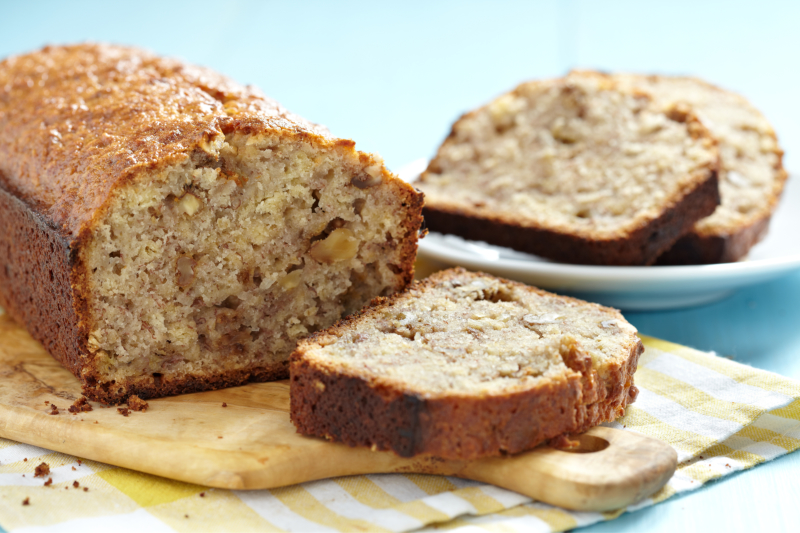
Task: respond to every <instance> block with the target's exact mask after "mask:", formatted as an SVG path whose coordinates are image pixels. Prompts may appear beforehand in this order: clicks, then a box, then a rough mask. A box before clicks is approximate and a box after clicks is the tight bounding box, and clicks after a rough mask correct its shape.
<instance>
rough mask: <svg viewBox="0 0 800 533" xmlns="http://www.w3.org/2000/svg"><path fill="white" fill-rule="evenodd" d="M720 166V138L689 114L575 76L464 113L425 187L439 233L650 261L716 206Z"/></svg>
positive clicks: (556, 254)
mask: <svg viewBox="0 0 800 533" xmlns="http://www.w3.org/2000/svg"><path fill="white" fill-rule="evenodd" d="M716 167H717V150H716V148H715V146H714V141H713V140H712V138H711V137H710V135H709V133H708V131H707V130H706V129H705V128H704V127H703V126H702V125H701V124H700V123H699V122H698V121H697V119H696V118H695V117H694V116H693V115H692V114H691V113H690V112H689V111H687V110H686V109H682V108H672V109H670V110H667V111H665V110H664V109H663V108H662V107H659V106H657V105H655V103H654V102H653V101H652V99H651V98H650V97H649V96H648V95H647V94H645V93H642V92H636V91H632V90H626V89H624V88H621V87H619V86H618V85H617V84H616V83H615V82H614V81H613V80H612V79H611V78H610V77H608V76H604V75H600V74H591V73H573V74H570V75H569V76H567V77H565V78H562V79H558V80H549V81H537V82H529V83H525V84H522V85H520V86H519V87H517V88H516V89H515V90H514V91H512V92H510V93H508V94H505V95H503V96H501V97H500V98H498V99H496V100H495V101H493V102H492V103H490V104H489V105H487V106H485V107H482V108H480V109H478V110H475V111H473V112H471V113H468V114H466V115H464V116H463V117H462V118H461V119H459V120H458V121H457V122H456V123H455V124H454V125H453V130H452V132H451V134H450V136H449V137H448V138H447V139H446V140H445V141H444V143H443V144H442V146H441V147H440V148H439V151H438V153H437V154H436V157H435V158H434V159H433V161H432V162H431V163H430V165H429V167H428V169H427V171H426V172H424V173H423V174H422V176H421V178H420V181H419V185H418V186H419V187H420V189H421V190H422V191H423V192H424V193H425V194H426V206H425V218H426V222H427V225H428V227H429V228H430V229H431V230H432V231H439V232H442V233H455V234H458V235H462V236H464V237H466V238H470V239H474V240H484V241H487V242H490V243H493V244H500V245H505V246H510V247H512V248H516V249H518V250H522V251H526V252H530V253H534V254H537V255H541V256H543V257H548V258H551V259H555V260H559V261H564V262H574V263H591V264H615V265H644V264H649V263H652V262H653V261H655V259H656V257H657V256H658V255H659V254H660V253H661V252H662V251H663V250H665V249H667V248H668V247H669V246H670V245H671V244H672V243H673V242H674V241H675V240H677V239H678V238H679V237H680V236H681V235H682V234H684V233H685V232H686V231H688V230H689V229H690V228H691V227H692V225H693V224H694V222H695V221H697V220H699V219H700V218H702V217H704V216H706V215H707V214H710V213H712V212H713V210H714V208H715V207H716V205H717V204H718V202H719V196H718V191H717V183H716Z"/></svg>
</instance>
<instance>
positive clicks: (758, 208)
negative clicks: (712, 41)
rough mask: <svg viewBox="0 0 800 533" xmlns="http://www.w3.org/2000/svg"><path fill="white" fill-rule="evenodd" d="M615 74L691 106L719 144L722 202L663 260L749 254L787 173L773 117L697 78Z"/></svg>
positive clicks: (717, 259) (716, 259) (722, 259)
mask: <svg viewBox="0 0 800 533" xmlns="http://www.w3.org/2000/svg"><path fill="white" fill-rule="evenodd" d="M614 78H615V79H616V80H618V81H619V82H620V83H621V84H623V85H625V86H626V87H630V88H633V89H635V90H643V91H647V92H649V93H651V94H653V95H654V97H655V98H656V99H657V100H658V101H660V102H662V104H663V105H665V106H673V105H676V104H678V105H689V106H690V107H691V108H692V109H693V110H694V112H695V113H696V114H697V116H698V118H699V119H700V121H701V122H702V123H703V125H704V126H706V127H707V128H708V129H709V131H710V132H711V134H712V135H713V136H714V137H715V138H716V139H717V142H718V146H719V159H720V169H719V190H720V195H721V198H722V202H721V204H720V205H719V207H717V209H716V211H714V214H712V215H710V216H708V217H706V218H704V219H702V220H700V221H699V222H697V223H696V224H695V226H694V228H692V230H691V231H690V232H689V233H687V234H686V235H684V236H683V237H681V238H680V240H678V242H676V243H675V244H674V245H673V246H672V248H670V249H669V250H668V251H667V252H665V253H664V254H663V255H662V256H661V257H659V259H658V264H698V263H727V262H731V261H737V260H739V259H741V258H742V257H744V256H745V255H746V254H747V252H748V251H749V250H750V248H751V247H752V246H753V245H754V244H756V243H757V242H758V241H760V240H761V239H762V238H763V237H764V236H765V235H766V233H767V230H768V227H769V220H770V217H771V216H772V212H773V211H774V210H775V208H776V207H777V204H778V200H779V199H780V196H781V193H782V192H783V185H784V183H785V181H786V177H787V174H786V171H785V170H784V169H783V163H782V158H783V151H782V150H781V149H780V147H779V146H778V140H777V138H776V136H775V132H774V131H773V129H772V127H771V126H770V124H769V122H767V120H766V119H765V118H764V116H763V115H762V114H761V113H760V112H759V111H758V110H757V109H756V108H755V107H753V106H752V105H751V104H750V103H749V102H748V101H747V100H746V99H745V98H743V97H741V96H739V95H738V94H735V93H732V92H730V91H726V90H724V89H720V88H719V87H715V86H714V85H711V84H709V83H706V82H704V81H701V80H699V79H696V78H689V77H669V76H640V75H635V74H617V75H615V76H614Z"/></svg>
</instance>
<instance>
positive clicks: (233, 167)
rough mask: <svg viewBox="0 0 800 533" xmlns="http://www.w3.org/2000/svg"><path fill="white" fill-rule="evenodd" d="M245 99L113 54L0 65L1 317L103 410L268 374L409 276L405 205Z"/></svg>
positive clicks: (256, 99)
mask: <svg viewBox="0 0 800 533" xmlns="http://www.w3.org/2000/svg"><path fill="white" fill-rule="evenodd" d="M354 144H355V143H353V141H350V140H346V139H337V138H335V137H333V136H331V135H330V133H329V132H328V131H327V130H326V129H325V128H322V127H320V126H317V125H314V124H312V123H310V122H308V121H306V120H304V119H302V118H300V117H298V116H296V115H293V114H291V113H289V112H288V111H286V110H285V109H284V108H283V107H281V106H280V105H279V104H278V103H276V102H275V101H273V100H270V99H269V98H267V97H265V96H264V95H263V94H261V93H260V92H259V91H257V90H255V89H253V88H248V87H243V86H241V85H238V84H236V83H235V82H233V81H231V80H229V79H227V78H224V77H222V76H220V75H218V74H216V73H214V72H211V71H209V70H206V69H202V68H198V67H193V66H190V65H186V64H183V63H181V62H178V61H174V60H170V59H164V58H160V57H157V56H154V55H152V54H149V53H147V52H143V51H141V50H136V49H132V48H125V47H118V46H105V45H92V44H84V45H77V46H65V47H48V48H45V49H44V50H41V51H38V52H34V53H32V54H28V55H24V56H19V57H11V58H8V59H6V60H4V61H3V62H0V250H2V256H0V257H1V258H2V264H3V268H0V305H2V307H4V308H5V309H6V310H7V311H8V313H9V314H10V315H11V316H12V317H13V318H14V319H15V320H17V321H19V322H20V323H22V324H24V325H25V326H26V327H27V328H28V330H29V331H30V332H31V334H32V335H33V337H34V338H36V339H37V340H39V341H41V342H42V344H44V346H45V347H46V348H47V349H48V350H49V351H50V353H51V354H52V355H53V356H54V357H55V358H56V359H58V360H59V361H61V362H62V363H63V364H64V366H66V367H67V368H68V369H69V370H71V371H72V372H73V373H74V374H75V375H76V376H77V377H78V378H79V379H80V380H81V381H82V382H83V384H84V391H85V394H86V395H87V396H88V397H90V398H92V399H94V400H100V401H104V402H121V401H125V399H126V398H128V397H129V396H131V395H134V394H135V395H138V396H139V397H141V398H150V397H154V396H163V395H168V394H178V393H184V392H194V391H199V390H206V389H212V388H218V387H225V386H232V385H239V384H242V383H245V382H247V381H253V380H255V381H264V380H269V379H279V378H285V377H286V376H287V375H288V358H289V355H290V354H291V353H292V351H293V350H294V347H295V345H296V342H297V340H298V339H299V338H301V337H304V336H306V335H308V334H309V333H310V332H312V331H315V330H318V329H322V328H325V327H328V326H330V325H331V324H333V323H334V322H336V320H338V319H339V318H340V317H342V316H344V315H346V314H348V313H351V312H354V311H357V310H358V309H360V308H361V307H362V306H363V305H364V304H366V303H367V302H369V301H370V300H371V299H372V298H374V297H375V296H378V295H387V294H391V293H393V292H395V291H398V290H402V289H403V288H405V286H406V285H407V284H408V283H410V281H411V278H412V277H413V261H414V256H415V253H416V242H417V231H418V229H419V226H420V224H421V222H422V218H421V209H422V197H421V195H419V194H418V193H416V192H415V191H414V190H413V189H412V188H411V187H410V186H409V185H407V184H405V183H403V182H402V181H400V180H399V179H397V178H396V177H395V176H393V175H392V174H391V173H389V172H388V171H387V170H386V168H385V167H384V165H383V163H382V161H381V160H380V159H379V158H377V157H374V156H372V155H370V154H365V153H361V152H357V151H356V150H355V148H354Z"/></svg>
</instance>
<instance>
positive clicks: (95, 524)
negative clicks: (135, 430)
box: [0, 338, 800, 533]
mask: <svg viewBox="0 0 800 533" xmlns="http://www.w3.org/2000/svg"><path fill="white" fill-rule="evenodd" d="M643 340H644V344H645V346H646V351H645V353H644V355H643V356H642V359H641V360H640V363H639V369H638V371H637V373H636V377H635V379H636V385H637V386H638V387H639V389H640V390H641V393H640V394H639V398H638V400H637V401H636V403H635V404H634V405H633V406H631V407H630V408H628V411H627V414H626V415H625V417H624V418H621V419H619V420H618V421H616V422H614V423H612V424H611V426H612V427H618V428H625V429H627V430H628V431H638V432H640V433H644V434H646V435H650V436H653V437H657V438H659V439H661V440H663V441H665V442H668V443H669V444H671V445H672V446H673V447H675V449H676V450H677V452H678V460H679V461H680V465H679V467H678V470H677V472H676V473H675V475H674V476H673V477H672V479H671V480H670V481H669V483H668V484H667V485H666V486H665V487H664V488H663V489H661V490H660V491H659V492H658V493H657V494H655V495H654V496H653V497H652V498H649V499H648V500H646V501H644V502H641V503H639V504H637V505H635V506H633V507H632V508H630V509H628V510H633V509H638V508H641V507H644V506H648V505H652V504H654V503H658V502H660V501H663V500H665V499H667V498H669V497H671V496H673V495H675V494H678V493H680V492H684V491H689V490H693V489H696V488H698V487H700V486H701V485H703V484H704V483H706V482H707V481H711V480H713V479H716V478H719V477H722V476H725V475H728V474H730V473H732V472H736V471H738V470H746V469H748V468H752V467H753V466H756V465H758V464H759V463H762V462H764V461H769V460H771V459H774V458H776V457H778V456H781V455H783V454H785V453H788V452H791V451H794V450H796V449H797V448H799V447H800V382H797V381H793V380H791V379H788V378H784V377H781V376H778V375H775V374H772V373H769V372H765V371H762V370H757V369H754V368H751V367H747V366H744V365H741V364H738V363H735V362H733V361H729V360H727V359H723V358H720V357H716V356H714V355H713V354H708V353H704V352H698V351H696V350H692V349H689V348H685V347H682V346H679V345H676V344H671V343H667V342H664V341H660V340H657V339H653V338H643ZM121 453H123V451H122V450H121ZM25 458H27V461H25V460H24V459H25ZM42 461H45V462H47V463H48V464H49V465H50V468H51V476H52V478H53V484H52V485H50V486H47V487H45V486H43V485H42V479H41V478H36V479H34V478H33V470H34V467H35V466H36V465H37V464H39V463H41V462H42ZM75 481H77V482H78V484H79V486H78V487H77V488H76V487H74V486H73V482H75ZM84 487H86V488H88V489H89V490H88V492H85V491H84V490H83V488H84ZM26 498H29V502H30V504H29V505H22V502H23V500H25V499H26ZM624 511H625V510H624V509H623V510H619V511H617V512H611V513H576V512H571V511H566V510H564V509H558V508H555V507H552V506H550V505H545V504H542V503H539V502H533V501H531V500H530V499H529V498H526V497H524V496H520V495H518V494H515V493H512V492H509V491H506V490H502V489H498V488H496V487H492V486H489V485H485V484H482V483H476V482H472V481H465V480H461V479H457V478H452V477H444V476H429V475H415V474H402V475H401V474H385V475H369V476H353V477H346V478H338V479H330V480H324V481H317V482H311V483H304V484H302V485H296V486H292V487H285V488H281V489H274V490H260V491H229V490H219V489H208V488H204V487H201V486H197V485H191V484H187V483H182V482H178V481H171V480H168V479H163V478H159V477H155V476H151V475H148V474H142V473H138V472H134V471H132V470H126V469H123V468H117V467H113V466H109V465H105V464H100V463H95V462H93V461H83V462H82V463H79V462H78V459H77V458H76V457H73V456H69V455H64V454H60V453H54V452H51V451H48V450H44V449H41V448H36V447H33V446H28V445H25V444H19V443H16V442H12V441H9V440H4V439H0V525H1V526H2V527H3V528H5V529H6V530H7V531H13V532H15V533H17V532H21V531H37V532H40V531H41V532H47V531H55V530H58V531H59V532H62V531H76V532H77V531H80V532H85V531H97V530H100V529H104V530H109V531H114V532H115V533H118V532H120V531H148V532H156V531H173V530H175V531H187V532H189V531H191V532H197V531H220V530H227V531H256V530H258V531H409V530H414V529H419V528H426V527H432V526H433V525H436V526H437V527H438V528H443V529H455V530H456V531H459V530H462V531H480V530H489V531H492V530H496V531H516V530H519V531H563V530H567V529H572V528H575V527H579V526H583V525H588V524H592V523H594V522H598V521H600V520H609V519H613V518H616V517H617V516H619V515H620V514H622V513H623V512H624Z"/></svg>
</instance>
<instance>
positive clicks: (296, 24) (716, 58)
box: [0, 0, 800, 533]
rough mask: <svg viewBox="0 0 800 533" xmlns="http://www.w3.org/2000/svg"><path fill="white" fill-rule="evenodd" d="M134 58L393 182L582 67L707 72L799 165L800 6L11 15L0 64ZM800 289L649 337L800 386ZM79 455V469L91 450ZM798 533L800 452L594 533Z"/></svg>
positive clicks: (206, 9)
mask: <svg viewBox="0 0 800 533" xmlns="http://www.w3.org/2000/svg"><path fill="white" fill-rule="evenodd" d="M84 40H94V41H111V42H117V43H126V44H135V45H138V46H143V47H146V48H149V49H151V50H153V51H155V52H158V53H160V54H166V55H171V56H177V57H181V58H183V59H186V60H188V61H190V62H194V63H199V64H203V65H206V66H209V67H212V68H214V69H216V70H219V71H221V72H223V73H225V74H228V75H229V76H231V77H233V78H234V79H236V80H238V81H241V82H245V83H253V84H256V85H258V86H259V87H261V88H262V89H263V90H264V92H266V93H267V94H269V95H270V96H272V97H274V98H276V99H277V100H278V101H280V102H282V103H283V104H284V105H285V106H286V107H288V108H289V109H291V110H292V111H294V112H297V113H299V114H301V115H303V116H305V117H306V118H308V119H310V120H313V121H315V122H320V123H323V124H326V125H327V126H328V127H329V128H330V129H331V130H332V131H333V132H334V133H335V134H337V135H338V136H341V137H349V138H353V139H355V140H356V141H357V143H358V147H359V148H360V149H362V150H367V151H375V152H378V153H380V154H382V155H383V156H384V157H385V158H386V161H387V164H388V165H389V166H390V167H393V168H398V167H399V166H401V165H403V164H405V163H407V162H409V161H411V160H414V159H417V158H419V157H429V156H430V155H431V154H432V153H433V151H434V150H435V148H436V147H437V145H438V143H439V142H440V141H441V139H442V138H443V137H444V135H446V133H447V131H448V129H449V126H450V124H451V122H452V121H453V120H454V119H455V118H457V117H458V116H459V115H460V114H461V113H462V112H464V111H466V110H468V109H469V108H471V107H474V106H476V105H478V104H480V103H483V102H485V101H487V100H489V99H491V98H492V97H494V96H495V95H497V94H500V93H502V92H504V91H506V90H508V89H511V88H512V87H513V86H514V85H516V84H517V83H519V82H521V81H523V80H527V79H531V78H537V77H547V76H557V75H560V74H563V73H564V72H566V71H567V70H568V69H569V68H572V67H587V68H599V69H607V70H630V71H643V72H658V73H680V74H693V75H699V76H702V77H704V78H706V79H708V80H709V81H711V82H714V83H717V84H719V85H721V86H724V87H726V88H729V89H732V90H735V91H737V92H740V93H742V94H744V95H745V96H747V97H748V98H749V99H750V100H751V101H752V102H753V103H754V104H755V105H757V106H758V107H759V108H760V109H761V110H762V111H763V112H764V114H765V115H766V116H767V118H768V119H770V120H771V122H772V123H773V125H774V126H775V129H776V130H777V132H778V136H779V139H780V140H781V142H782V145H783V147H784V149H785V150H786V158H785V164H786V166H787V168H788V169H790V171H791V170H792V169H796V168H798V167H800V159H798V158H799V157H800V97H799V96H798V93H800V90H798V88H800V68H798V63H799V60H800V56H799V54H798V52H800V3H796V2H790V1H783V2H781V1H774V0H773V1H765V0H762V1H759V2H741V1H731V0H729V1H713V2H712V1H707V2H699V1H686V0H680V1H675V0H673V1H670V2H659V3H655V2H651V3H645V2H636V1H613V2H599V1H595V2H590V1H569V0H562V1H559V2H557V1H555V0H554V1H541V2H500V1H495V2H469V1H461V2H413V1H407V2H403V3H398V4H393V5H389V4H385V3H380V2H342V1H340V2H304V3H299V2H295V3H275V2H245V1H238V2H206V1H196V2H167V1H161V2H153V1H138V2H125V3H123V2H108V1H104V2H101V1H91V2H90V1H80V2H56V1H52V2H45V1H25V2H20V1H4V2H0V57H3V56H6V55H9V54H14V53H22V52H25V51H29V50H32V49H35V48H38V47H40V46H42V45H44V44H47V43H56V44H57V43H67V42H75V41H84ZM798 302H800V274H796V275H791V276H789V277H786V278H784V279H781V280H778V281H774V282H771V283H767V284H764V285H760V286H757V287H753V288H750V289H746V290H743V291H740V292H739V293H737V294H736V295H735V296H733V297H732V298H729V299H727V300H725V301H723V302H720V303H717V304H713V305H709V306H705V307H700V308H695V309H690V310H682V311H670V312H659V313H628V314H627V316H628V318H629V319H630V320H631V321H632V322H633V323H634V324H635V325H636V326H637V327H638V328H639V329H640V331H642V332H643V333H645V334H648V335H654V336H657V337H661V338H663V339H667V340H670V341H674V342H678V343H681V344H686V345H689V346H694V347H697V348H701V349H704V350H715V351H716V352H718V353H720V354H722V355H726V356H729V357H732V358H733V359H735V360H737V361H741V362H744V363H747V364H751V365H753V366H756V367H760V368H766V369H769V370H772V371H775V372H779V373H781V374H784V375H787V376H791V377H794V378H797V379H800V312H799V309H800V308H799V307H798ZM75 453H77V454H80V451H79V450H76V451H75ZM640 530H647V531H703V532H704V533H705V532H709V531H722V530H727V531H752V530H762V531H792V530H794V531H797V530H800V453H798V454H794V455H790V456H787V457H784V458H782V459H779V460H777V461H774V462H772V463H769V464H767V465H763V466H760V467H758V468H756V469H755V470H752V471H749V472H745V473H741V474H738V475H734V476H731V477H729V478H726V479H725V480H723V481H721V482H718V483H713V484H711V485H710V486H707V487H705V488H703V489H701V490H699V491H697V492H695V493H692V494H690V495H687V496H684V497H680V498H675V499H673V500H670V501H668V502H666V503H663V504H660V505H658V506H655V507H652V508H649V509H645V510H642V511H639V512H636V513H632V514H627V515H624V516H623V517H621V518H619V519H617V520H615V521H612V522H609V523H605V524H599V525H596V526H593V527H590V528H587V529H585V531H640Z"/></svg>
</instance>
